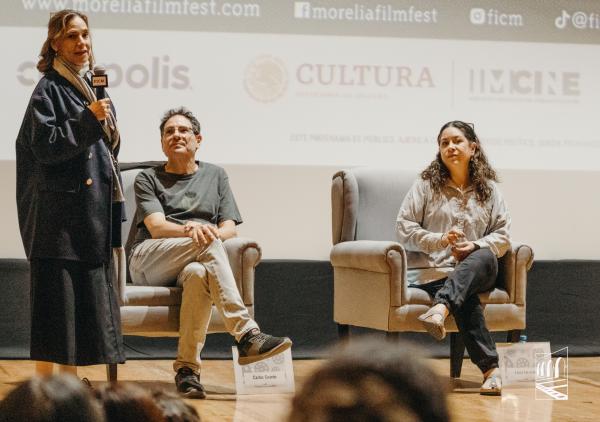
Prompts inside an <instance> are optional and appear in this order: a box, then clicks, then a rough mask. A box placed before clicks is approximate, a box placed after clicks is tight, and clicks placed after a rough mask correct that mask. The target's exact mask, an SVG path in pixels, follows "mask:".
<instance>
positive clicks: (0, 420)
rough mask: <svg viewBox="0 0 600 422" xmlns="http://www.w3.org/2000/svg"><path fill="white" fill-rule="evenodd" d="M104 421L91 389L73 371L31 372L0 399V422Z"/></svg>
mask: <svg viewBox="0 0 600 422" xmlns="http://www.w3.org/2000/svg"><path fill="white" fill-rule="evenodd" d="M5 421H6V422H8V421H30V422H54V421H90V422H103V421H104V414H103V412H102V409H101V407H100V406H99V405H98V402H97V401H96V400H95V399H94V397H93V396H92V394H91V392H90V389H89V388H88V387H87V386H86V385H85V384H83V383H82V382H81V380H80V379H79V378H77V377H75V376H74V375H70V374H60V375H53V376H50V377H45V378H42V377H38V376H34V377H33V378H31V379H29V380H28V381H26V382H24V383H22V384H21V385H19V386H18V387H17V388H15V389H14V390H12V391H11V392H10V393H9V394H8V396H6V398H5V399H4V400H2V402H0V422H5Z"/></svg>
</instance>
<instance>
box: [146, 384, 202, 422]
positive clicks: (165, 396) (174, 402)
mask: <svg viewBox="0 0 600 422" xmlns="http://www.w3.org/2000/svg"><path fill="white" fill-rule="evenodd" d="M152 396H153V397H154V401H155V402H156V404H157V405H158V407H159V408H160V409H161V411H162V414H163V418H164V421H165V422H200V415H198V412H197V411H196V409H194V408H193V407H192V406H190V405H189V404H187V403H186V402H185V401H183V400H182V398H181V397H180V396H178V395H176V394H173V393H168V392H166V391H163V390H156V391H154V392H153V394H152Z"/></svg>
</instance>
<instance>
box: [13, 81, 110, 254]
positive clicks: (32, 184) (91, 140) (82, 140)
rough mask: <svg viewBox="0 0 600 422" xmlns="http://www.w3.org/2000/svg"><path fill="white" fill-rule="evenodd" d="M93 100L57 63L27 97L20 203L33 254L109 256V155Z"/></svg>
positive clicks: (19, 149)
mask: <svg viewBox="0 0 600 422" xmlns="http://www.w3.org/2000/svg"><path fill="white" fill-rule="evenodd" d="M88 105H89V103H88V101H87V100H86V99H85V97H84V96H83V95H82V94H80V93H79V91H77V89H76V88H75V87H73V85H71V84H70V83H69V82H68V81H67V80H66V79H65V78H63V77H62V76H60V75H59V74H58V73H56V72H55V71H54V70H50V71H49V72H48V73H46V75H45V76H44V77H43V78H42V79H41V80H40V81H39V83H38V84H37V86H36V87H35V90H34V91H33V94H32V96H31V100H30V101H29V105H28V107H27V110H26V112H25V116H24V118H23V123H22V124H21V129H20V131H19V135H18V137H17V141H16V155H17V209H18V214H19V227H20V229H21V237H22V239H23V245H24V246H25V252H26V254H27V257H28V258H29V259H33V258H59V259H69V260H76V261H85V262H92V263H100V262H108V261H109V259H110V253H111V247H110V243H111V239H110V237H111V234H110V233H111V230H110V228H111V201H112V197H111V190H112V170H111V164H110V155H109V152H108V148H107V146H106V145H105V143H104V141H103V136H105V134H104V131H103V129H102V126H101V124H100V122H99V121H98V120H97V119H96V117H95V116H94V115H93V113H92V112H91V111H90V110H89V109H88V108H87V106H88Z"/></svg>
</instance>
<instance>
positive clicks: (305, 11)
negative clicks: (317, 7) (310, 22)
mask: <svg viewBox="0 0 600 422" xmlns="http://www.w3.org/2000/svg"><path fill="white" fill-rule="evenodd" d="M294 17H295V18H296V19H309V18H310V3H309V2H307V1H297V2H294Z"/></svg>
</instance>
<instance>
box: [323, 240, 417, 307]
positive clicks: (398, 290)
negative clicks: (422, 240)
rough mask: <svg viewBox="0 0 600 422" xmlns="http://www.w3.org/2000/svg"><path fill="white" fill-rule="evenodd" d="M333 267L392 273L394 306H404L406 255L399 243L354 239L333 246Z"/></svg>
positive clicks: (392, 300) (390, 277)
mask: <svg viewBox="0 0 600 422" xmlns="http://www.w3.org/2000/svg"><path fill="white" fill-rule="evenodd" d="M330 260H331V265H332V266H333V267H334V268H336V267H338V268H340V267H341V268H352V269H356V270H362V271H368V272H376V273H384V274H389V279H390V292H391V305H392V306H401V305H402V297H406V294H407V290H406V289H407V285H406V267H407V265H406V252H405V251H404V248H403V247H402V246H401V245H400V244H399V243H398V242H390V241H379V240H354V241H350V242H341V243H338V244H336V245H334V246H333V248H332V249H331V254H330Z"/></svg>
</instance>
